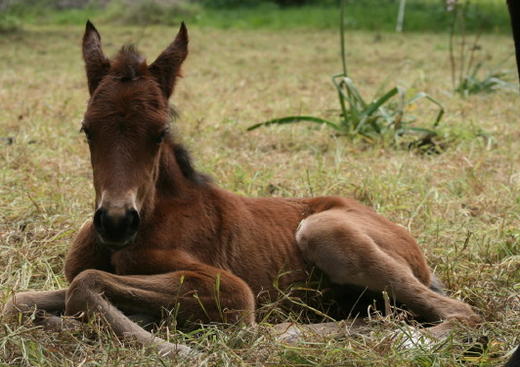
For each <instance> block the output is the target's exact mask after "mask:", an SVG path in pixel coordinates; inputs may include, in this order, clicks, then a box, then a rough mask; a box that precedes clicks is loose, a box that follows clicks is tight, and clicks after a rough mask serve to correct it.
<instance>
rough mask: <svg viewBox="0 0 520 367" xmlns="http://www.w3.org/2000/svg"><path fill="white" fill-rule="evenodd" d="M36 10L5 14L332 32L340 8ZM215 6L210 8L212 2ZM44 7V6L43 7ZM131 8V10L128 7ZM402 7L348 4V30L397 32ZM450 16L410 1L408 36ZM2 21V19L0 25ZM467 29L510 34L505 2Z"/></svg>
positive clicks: (475, 17) (428, 1)
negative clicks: (397, 19)
mask: <svg viewBox="0 0 520 367" xmlns="http://www.w3.org/2000/svg"><path fill="white" fill-rule="evenodd" d="M33 2H35V3H36V5H32V6H23V5H16V6H13V7H12V8H10V9H9V10H8V11H7V12H5V14H7V15H9V16H11V17H13V16H14V17H17V18H19V20H20V21H21V22H22V23H28V24H35V23H36V24H70V25H72V24H75V25H79V24H83V23H84V22H85V19H87V18H91V19H93V20H95V21H97V22H98V23H99V22H108V23H114V22H118V23H120V24H121V23H125V24H128V25H135V24H141V25H150V24H166V25H172V24H177V23H178V21H179V19H181V18H182V19H184V20H185V21H187V22H188V23H189V24H192V25H198V26H201V27H210V28H220V29H265V28H267V29H273V30H282V29H293V28H302V29H333V28H336V27H337V24H338V23H337V18H338V15H339V7H338V6H334V5H331V2H327V4H325V5H321V6H320V5H318V4H319V2H318V3H316V4H313V5H305V6H300V7H283V8H280V7H278V6H277V5H275V4H273V3H262V4H260V5H257V6H241V7H211V6H201V5H198V4H188V5H184V6H177V5H172V6H165V5H158V3H159V4H161V2H157V1H156V2H150V1H146V0H136V1H134V2H133V3H123V4H121V2H118V1H117V0H115V1H112V3H110V4H109V5H108V7H107V8H106V9H101V8H99V7H92V6H91V7H87V8H85V9H65V10H59V11H58V10H53V9H52V8H50V7H49V6H48V5H47V4H48V2H46V1H45V0H40V2H38V1H37V0H35V1H33ZM209 3H211V2H209ZM38 4H40V5H38ZM129 4H130V5H129ZM397 10H398V3H397V2H394V1H388V0H363V1H349V3H348V4H347V7H346V18H345V19H346V27H347V29H358V30H371V31H377V32H389V31H394V30H395V26H396V17H397ZM450 19H451V14H450V13H447V12H446V11H445V9H444V7H443V5H442V2H441V1H438V0H409V1H408V2H407V7H406V15H405V22H404V30H405V31H406V32H447V31H448V30H449V28H450V23H451V21H450ZM1 20H2V16H1V15H0V25H1ZM466 27H467V30H468V31H469V32H475V31H478V30H483V31H486V32H493V33H510V24H509V16H508V13H507V9H506V6H505V3H504V2H503V1H500V0H478V1H473V2H471V5H470V6H469V9H468V15H467V21H466Z"/></svg>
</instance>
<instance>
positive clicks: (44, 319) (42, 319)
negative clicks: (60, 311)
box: [34, 311, 81, 331]
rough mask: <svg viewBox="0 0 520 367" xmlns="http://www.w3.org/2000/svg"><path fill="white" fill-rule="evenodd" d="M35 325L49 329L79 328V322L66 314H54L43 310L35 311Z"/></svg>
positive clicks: (70, 329) (67, 329)
mask: <svg viewBox="0 0 520 367" xmlns="http://www.w3.org/2000/svg"><path fill="white" fill-rule="evenodd" d="M34 323H35V324H36V325H39V326H42V327H43V328H44V329H45V330H51V331H75V330H80V329H81V322H79V321H78V320H76V319H73V318H70V317H66V316H63V317H62V316H56V315H52V314H48V313H46V312H44V311H42V312H37V313H36V318H35V320H34Z"/></svg>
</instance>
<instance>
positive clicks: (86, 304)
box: [65, 269, 103, 315]
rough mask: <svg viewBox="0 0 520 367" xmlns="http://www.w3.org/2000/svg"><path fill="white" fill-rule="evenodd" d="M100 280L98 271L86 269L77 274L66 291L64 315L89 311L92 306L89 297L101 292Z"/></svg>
mask: <svg viewBox="0 0 520 367" xmlns="http://www.w3.org/2000/svg"><path fill="white" fill-rule="evenodd" d="M102 279H103V272H102V271H100V270H95V269H88V270H84V271H82V272H81V273H80V274H78V275H77V276H76V277H75V278H74V280H73V281H72V283H70V287H69V289H68V290H67V295H66V298H65V299H66V303H65V314H67V315H76V314H79V313H81V312H86V311H89V309H90V308H92V306H93V305H92V304H91V303H92V302H91V300H90V298H91V295H92V294H93V293H99V292H101V288H102ZM90 311H93V310H90Z"/></svg>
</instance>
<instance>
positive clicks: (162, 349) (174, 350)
mask: <svg viewBox="0 0 520 367" xmlns="http://www.w3.org/2000/svg"><path fill="white" fill-rule="evenodd" d="M158 352H159V355H160V356H161V357H167V358H170V359H173V360H179V359H184V360H196V359H198V358H199V357H201V356H202V354H201V353H200V352H198V351H196V350H195V349H193V348H190V347H188V346H187V345H184V344H173V343H168V342H163V343H161V344H160V345H159V346H158Z"/></svg>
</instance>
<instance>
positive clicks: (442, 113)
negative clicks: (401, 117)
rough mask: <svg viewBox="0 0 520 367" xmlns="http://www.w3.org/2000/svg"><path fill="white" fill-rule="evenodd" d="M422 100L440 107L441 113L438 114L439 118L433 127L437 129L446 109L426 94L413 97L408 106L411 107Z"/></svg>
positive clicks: (422, 93) (421, 93) (420, 93)
mask: <svg viewBox="0 0 520 367" xmlns="http://www.w3.org/2000/svg"><path fill="white" fill-rule="evenodd" d="M421 98H425V99H427V100H428V101H430V102H432V103H433V104H435V105H436V106H437V107H439V112H438V113H437V117H436V118H435V122H434V123H433V127H437V126H438V125H439V122H441V119H442V116H444V112H445V111H444V107H443V105H441V104H440V102H439V101H437V100H436V99H435V98H433V97H432V96H430V95H429V94H426V93H424V92H419V93H417V94H416V95H415V96H414V97H412V98H411V99H410V100H409V101H408V102H407V103H406V104H407V105H410V104H412V103H414V102H416V101H418V100H419V99H421Z"/></svg>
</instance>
